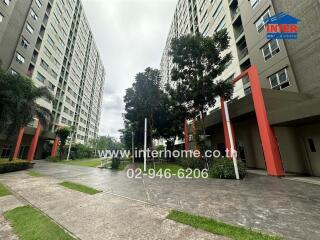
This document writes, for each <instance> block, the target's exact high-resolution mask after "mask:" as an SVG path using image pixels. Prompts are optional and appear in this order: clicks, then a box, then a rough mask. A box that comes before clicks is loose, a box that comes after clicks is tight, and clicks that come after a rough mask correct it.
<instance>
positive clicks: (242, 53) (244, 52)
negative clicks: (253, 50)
mask: <svg viewBox="0 0 320 240" xmlns="http://www.w3.org/2000/svg"><path fill="white" fill-rule="evenodd" d="M238 53H239V60H242V59H243V58H245V57H246V56H247V55H248V54H249V51H248V48H247V47H244V48H243V49H239V51H238Z"/></svg>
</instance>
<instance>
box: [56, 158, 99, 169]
mask: <svg viewBox="0 0 320 240" xmlns="http://www.w3.org/2000/svg"><path fill="white" fill-rule="evenodd" d="M61 163H63V164H68V165H77V166H82V167H98V166H100V164H101V159H82V160H69V161H62V162H61Z"/></svg>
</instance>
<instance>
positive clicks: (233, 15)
mask: <svg viewBox="0 0 320 240" xmlns="http://www.w3.org/2000/svg"><path fill="white" fill-rule="evenodd" d="M239 16H240V9H239V7H237V8H236V9H234V10H231V19H232V21H234V20H235V19H236V18H237V17H239Z"/></svg>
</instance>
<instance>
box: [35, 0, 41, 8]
mask: <svg viewBox="0 0 320 240" xmlns="http://www.w3.org/2000/svg"><path fill="white" fill-rule="evenodd" d="M35 2H36V4H37V6H38V8H41V7H42V3H41V0H36V1H35Z"/></svg>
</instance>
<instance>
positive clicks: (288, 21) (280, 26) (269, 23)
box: [264, 12, 300, 40]
mask: <svg viewBox="0 0 320 240" xmlns="http://www.w3.org/2000/svg"><path fill="white" fill-rule="evenodd" d="M299 22H300V20H299V19H297V18H295V17H292V16H290V15H288V14H286V13H283V12H281V13H278V14H276V15H274V16H272V17H269V18H267V19H266V20H264V23H265V25H266V30H267V39H270V40H272V39H286V40H296V39H298V23H299Z"/></svg>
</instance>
